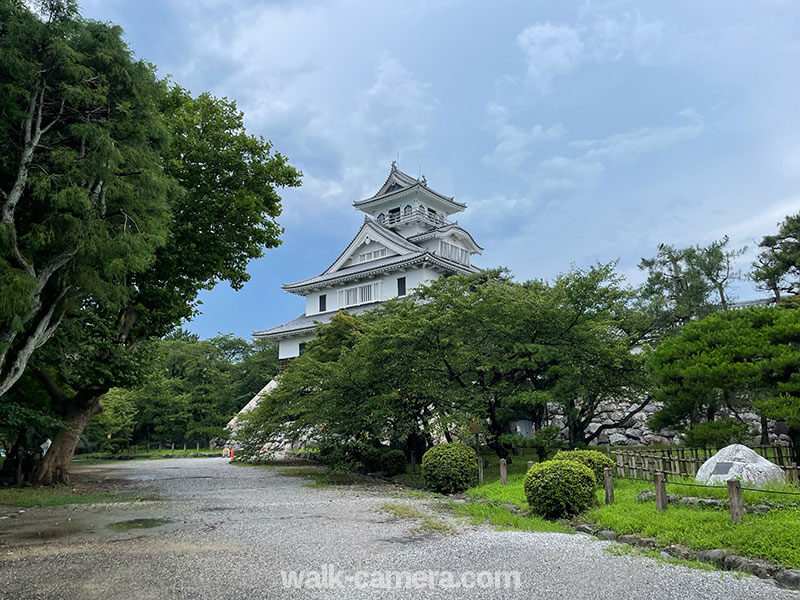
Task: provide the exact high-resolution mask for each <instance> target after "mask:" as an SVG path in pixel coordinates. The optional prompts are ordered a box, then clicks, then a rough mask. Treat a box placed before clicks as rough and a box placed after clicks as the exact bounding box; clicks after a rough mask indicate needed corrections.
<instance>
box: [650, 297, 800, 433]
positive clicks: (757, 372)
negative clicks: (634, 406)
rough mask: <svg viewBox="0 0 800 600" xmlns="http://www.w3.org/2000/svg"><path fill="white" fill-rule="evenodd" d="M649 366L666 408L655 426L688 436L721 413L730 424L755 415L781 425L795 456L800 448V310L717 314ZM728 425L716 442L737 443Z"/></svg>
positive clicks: (668, 345) (690, 327)
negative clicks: (689, 429) (731, 417)
mask: <svg viewBox="0 0 800 600" xmlns="http://www.w3.org/2000/svg"><path fill="white" fill-rule="evenodd" d="M650 364H651V366H652V369H653V371H654V374H655V377H656V384H657V393H656V398H657V399H660V400H661V401H663V403H664V405H663V408H662V409H661V410H660V411H659V412H658V413H656V414H655V415H654V417H653V423H654V425H656V426H665V425H670V426H679V427H684V428H686V427H690V426H691V425H695V424H698V423H704V422H712V421H715V420H716V418H717V417H718V416H719V415H720V413H721V412H722V411H723V410H724V409H727V411H729V412H730V413H732V414H733V415H734V416H735V415H737V414H738V412H739V411H742V410H748V411H749V410H757V411H759V412H760V413H761V414H762V415H763V416H764V417H765V418H766V417H769V418H772V419H778V420H783V421H786V423H787V425H788V426H789V431H790V436H791V437H792V439H793V444H794V446H795V448H796V449H797V447H798V445H800V444H799V443H800V437H799V434H800V385H799V384H798V375H797V374H798V372H800V310H798V309H780V308H777V309H776V308H772V307H754V308H748V309H742V310H735V311H724V312H719V313H715V314H713V315H710V316H708V317H706V318H704V319H700V320H698V321H693V322H691V323H689V324H687V325H686V326H684V327H683V329H682V330H681V331H680V332H678V333H677V334H676V335H674V336H672V337H670V338H668V339H666V340H665V341H664V342H662V343H661V345H660V346H659V347H658V348H656V350H655V351H654V352H653V354H652V358H651V363H650ZM729 425H730V424H728V425H726V426H725V427H724V428H723V429H724V431H719V432H718V434H719V435H721V436H723V437H725V436H727V437H729V438H731V439H733V438H732V437H731V436H737V435H738V436H740V435H741V432H739V433H737V432H736V431H735V428H732V427H730V426H729ZM705 429H708V431H707V432H706V433H704V435H711V434H712V433H714V431H713V430H716V429H720V427H713V426H712V427H706V428H705ZM705 429H702V428H701V430H698V431H697V432H696V433H695V435H696V436H697V435H700V434H701V433H703V432H705Z"/></svg>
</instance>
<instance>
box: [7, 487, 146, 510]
mask: <svg viewBox="0 0 800 600" xmlns="http://www.w3.org/2000/svg"><path fill="white" fill-rule="evenodd" d="M131 500H138V498H130V497H125V496H119V495H117V494H112V493H110V492H99V493H85V492H78V491H75V490H73V489H72V488H69V487H52V488H49V487H48V488H45V487H13V488H2V489H0V504H5V505H8V506H63V505H65V504H97V503H101V502H130V501H131Z"/></svg>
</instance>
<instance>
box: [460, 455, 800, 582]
mask: <svg viewBox="0 0 800 600" xmlns="http://www.w3.org/2000/svg"><path fill="white" fill-rule="evenodd" d="M517 458H518V457H517ZM523 479H524V475H523V474H522V473H517V474H514V475H509V478H508V485H507V486H503V485H500V483H499V481H491V482H488V483H486V484H484V485H481V486H477V487H474V488H471V489H469V490H467V495H468V496H469V497H470V498H473V499H475V500H479V501H480V503H468V504H460V505H459V504H454V505H453V510H454V511H455V512H456V513H457V514H462V515H465V516H469V517H471V518H472V519H473V522H476V523H480V522H486V521H488V522H490V523H492V524H493V525H495V526H496V527H500V528H506V529H509V528H513V529H522V530H524V531H563V530H564V528H563V526H561V525H560V524H558V523H552V522H550V521H545V520H543V519H539V518H538V517H534V516H530V517H529V516H523V515H517V514H515V513H513V512H511V511H509V510H508V509H507V508H504V507H503V506H502V504H503V503H508V504H511V505H513V506H517V507H519V508H522V509H525V508H527V502H526V500H525V492H524V488H523ZM784 487H785V486H780V485H778V486H776V488H778V489H784ZM652 489H653V486H652V484H649V483H646V482H640V481H631V480H626V479H618V480H616V482H615V485H614V496H615V500H614V504H610V505H604V504H601V503H602V502H603V496H604V492H603V490H598V491H597V497H598V506H597V507H596V508H593V509H590V510H589V511H587V512H586V513H585V515H584V516H585V517H586V518H587V519H588V520H590V521H592V522H594V523H597V524H598V525H600V526H601V527H603V528H607V529H613V530H614V531H616V532H617V533H619V534H621V535H625V534H635V535H641V536H643V537H649V538H655V539H656V540H658V543H659V545H662V546H668V545H671V544H680V545H682V546H686V547H688V548H691V549H692V550H709V549H712V548H729V549H731V550H733V551H734V552H735V553H736V554H739V555H741V556H746V557H749V558H761V559H766V560H770V561H773V562H776V563H778V564H780V565H782V566H784V567H786V568H792V569H797V568H800V527H799V526H798V523H800V507H797V506H787V504H790V503H791V502H796V501H797V497H796V496H781V495H779V494H774V495H771V494H766V493H763V492H762V493H759V492H745V494H748V495H747V496H745V502H746V503H748V504H762V503H768V502H769V500H768V498H770V497H771V498H772V501H771V502H770V503H771V504H772V505H773V506H782V508H775V509H773V510H771V511H770V512H768V513H767V514H763V515H759V514H746V515H745V516H744V519H743V520H742V522H741V523H738V524H736V525H734V524H733V523H731V517H730V513H729V512H728V510H727V509H724V510H713V509H708V508H692V507H684V506H674V505H670V506H669V509H668V510H666V511H657V510H656V507H655V502H639V501H637V500H636V496H637V495H638V494H639V492H641V491H643V490H652ZM788 489H792V488H791V486H789V487H788ZM667 491H668V492H670V493H676V494H681V495H687V496H688V495H692V496H697V495H698V492H702V496H703V497H716V498H723V499H726V498H727V491H726V490H725V489H721V488H720V489H716V488H712V489H709V488H702V489H701V488H696V487H689V486H679V485H668V486H667ZM706 492H709V493H708V494H706ZM787 499H789V500H788V502H787Z"/></svg>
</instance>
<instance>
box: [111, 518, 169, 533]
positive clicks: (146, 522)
mask: <svg viewBox="0 0 800 600" xmlns="http://www.w3.org/2000/svg"><path fill="white" fill-rule="evenodd" d="M167 523H172V521H170V520H169V519H130V520H129V521H117V522H116V523H109V524H108V525H106V527H108V528H109V529H111V530H112V531H130V530H131V529H150V528H151V527H158V526H159V525H166V524H167Z"/></svg>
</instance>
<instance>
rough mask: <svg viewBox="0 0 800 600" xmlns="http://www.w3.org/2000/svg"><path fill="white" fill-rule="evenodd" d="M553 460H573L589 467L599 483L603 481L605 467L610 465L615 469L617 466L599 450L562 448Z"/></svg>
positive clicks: (610, 467)
mask: <svg viewBox="0 0 800 600" xmlns="http://www.w3.org/2000/svg"><path fill="white" fill-rule="evenodd" d="M553 460H571V461H573V462H576V463H580V464H582V465H583V466H584V467H589V469H591V471H592V473H594V476H595V479H596V480H597V483H600V482H601V481H603V469H605V468H606V467H608V468H609V469H611V470H612V471H613V469H614V466H615V465H614V461H613V460H611V459H610V458H608V457H607V456H606V455H605V454H603V453H602V452H598V451H597V450H561V451H560V452H557V453H556V455H555V456H554V457H553Z"/></svg>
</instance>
